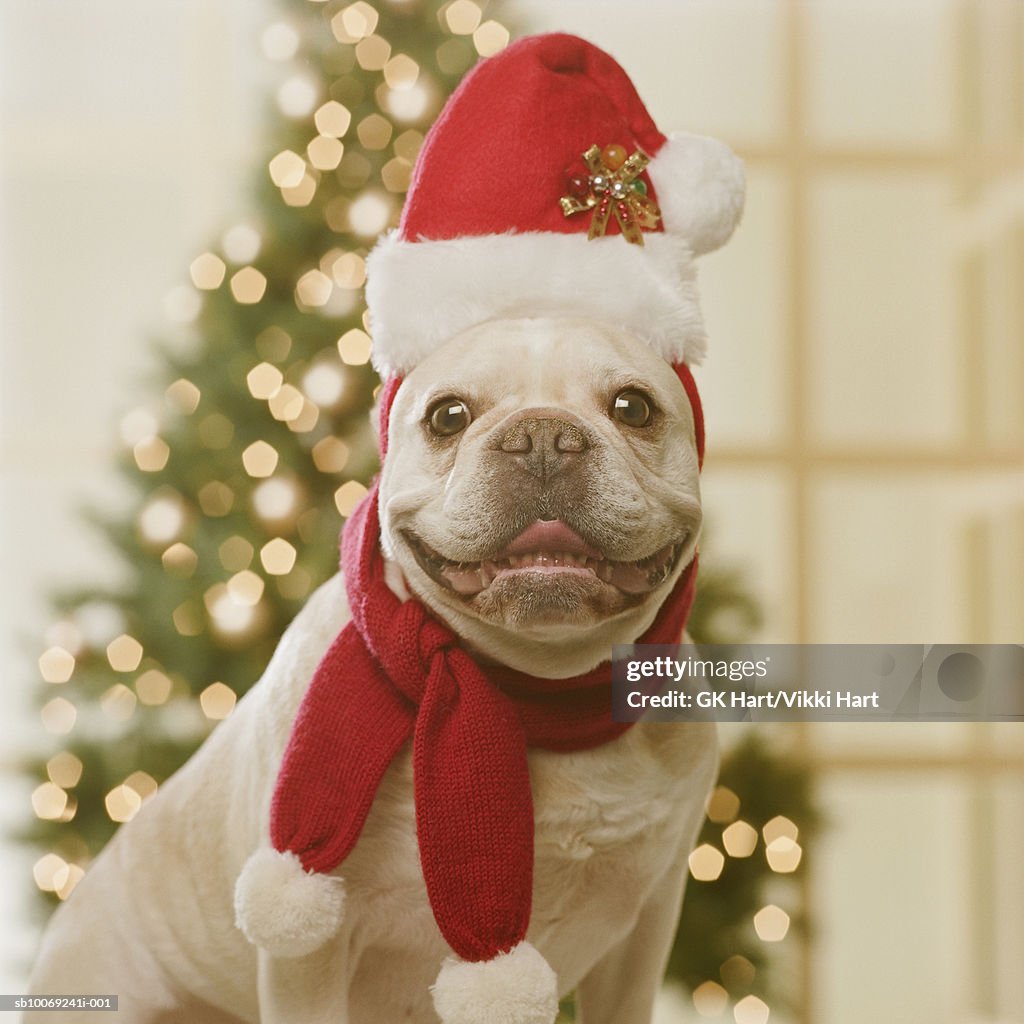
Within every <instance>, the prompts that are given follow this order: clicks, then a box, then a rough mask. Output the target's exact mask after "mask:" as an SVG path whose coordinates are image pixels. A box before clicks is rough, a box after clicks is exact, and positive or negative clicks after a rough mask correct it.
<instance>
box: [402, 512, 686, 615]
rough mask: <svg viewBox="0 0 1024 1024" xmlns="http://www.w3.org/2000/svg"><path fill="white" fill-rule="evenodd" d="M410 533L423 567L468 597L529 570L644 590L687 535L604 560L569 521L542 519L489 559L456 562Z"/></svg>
mask: <svg viewBox="0 0 1024 1024" xmlns="http://www.w3.org/2000/svg"><path fill="white" fill-rule="evenodd" d="M407 536H408V538H409V540H410V542H411V547H412V550H413V552H414V553H415V555H416V558H417V560H418V561H419V563H420V565H421V566H422V567H423V569H424V571H425V572H427V573H428V574H429V575H430V576H431V578H432V579H434V580H435V581H436V582H438V583H440V584H441V585H443V586H445V587H448V588H449V589H450V590H454V591H455V592H456V593H457V594H461V595H462V596H464V597H473V596H475V595H477V594H480V593H482V592H483V591H485V590H486V589H487V588H488V587H490V586H491V584H492V583H494V581H495V580H500V579H505V578H509V577H514V576H516V575H519V574H526V573H533V574H537V573H541V574H545V575H550V576H559V577H567V576H576V577H580V578H584V579H586V578H592V579H594V580H595V581H600V582H601V583H605V584H608V585H609V586H612V587H616V588H617V589H618V590H621V591H623V592H624V593H627V594H645V593H647V592H648V591H651V590H654V588H655V587H657V586H658V585H659V584H661V583H663V582H664V581H665V580H666V579H667V578H668V577H669V575H671V573H672V570H673V569H674V568H675V566H676V562H677V561H678V559H679V556H680V554H681V553H682V550H683V548H684V546H685V538H683V539H682V540H679V541H674V542H672V543H670V544H666V545H665V546H664V547H662V548H659V549H658V550H657V551H655V552H653V553H652V554H650V555H647V556H646V557H645V558H641V559H638V560H636V561H634V562H617V561H614V560H613V559H610V558H605V556H604V554H603V553H602V552H601V551H599V550H598V549H597V548H595V547H593V546H592V545H591V544H588V543H587V542H586V541H585V540H584V539H583V538H582V537H580V536H579V534H577V533H576V532H575V531H574V530H572V529H571V528H570V527H568V526H567V525H566V524H565V523H563V522H560V521H558V520H551V521H541V520H539V521H537V522H535V523H533V524H532V525H531V526H528V527H527V528H526V529H525V530H524V531H523V532H522V533H521V534H519V536H518V537H516V538H515V539H514V540H513V541H512V542H511V543H509V544H507V545H506V546H505V547H504V548H502V549H501V550H500V551H498V552H496V553H495V554H494V555H492V556H491V557H490V558H485V559H482V560H481V561H479V562H455V561H452V560H451V559H448V558H445V556H444V555H442V554H440V553H439V552H437V551H435V550H434V549H433V548H431V547H430V546H429V545H428V544H426V543H425V542H424V541H422V540H420V539H419V538H418V537H416V536H414V535H413V534H407Z"/></svg>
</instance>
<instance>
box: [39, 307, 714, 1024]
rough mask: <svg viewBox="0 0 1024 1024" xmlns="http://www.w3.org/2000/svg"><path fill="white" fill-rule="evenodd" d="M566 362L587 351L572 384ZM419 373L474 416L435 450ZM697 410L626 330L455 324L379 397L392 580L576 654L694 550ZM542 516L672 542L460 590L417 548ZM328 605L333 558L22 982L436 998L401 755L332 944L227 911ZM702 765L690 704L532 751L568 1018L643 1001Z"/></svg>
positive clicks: (347, 1005) (538, 938)
mask: <svg viewBox="0 0 1024 1024" xmlns="http://www.w3.org/2000/svg"><path fill="white" fill-rule="evenodd" d="M566 365H572V366H574V367H577V368H579V369H582V370H583V372H578V373H576V374H574V375H573V379H572V380H566V379H565V378H564V376H563V375H561V374H560V373H559V368H560V367H564V366H566ZM622 394H625V395H627V396H630V395H639V396H643V401H644V402H645V403H647V404H648V405H649V407H651V408H652V409H653V410H656V412H655V413H654V416H655V419H654V420H653V421H652V422H651V423H650V424H649V425H648V426H647V427H644V428H634V427H630V426H626V425H623V424H622V423H620V422H619V421H617V420H616V419H614V417H613V416H612V415H609V412H608V410H609V409H610V408H612V407H613V405H614V400H615V398H616V396H618V395H622ZM439 395H443V396H447V397H449V398H453V397H455V398H458V397H459V396H472V399H471V400H470V399H469V398H468V397H466V398H463V399H462V400H464V401H466V402H467V405H471V407H472V409H473V412H474V417H475V418H474V420H473V422H472V424H471V426H470V427H469V428H468V429H467V430H466V432H465V436H464V437H463V438H462V439H461V441H460V443H459V445H458V451H457V454H455V456H454V459H453V457H452V453H451V451H450V450H448V449H446V448H445V446H444V445H437V444H435V441H434V438H433V437H432V435H431V434H430V433H429V432H428V431H427V430H425V429H424V419H425V418H426V417H427V416H428V412H429V410H430V408H431V404H432V402H434V401H435V400H436V398H437V396H439ZM631 411H632V410H631ZM552 423H568V424H572V425H573V426H574V428H575V429H576V430H578V431H579V432H580V435H581V436H582V437H585V438H586V440H587V448H586V450H585V451H584V452H581V453H573V454H572V455H571V456H570V460H569V461H571V460H573V459H578V463H577V464H573V465H567V466H565V467H564V468H563V469H561V470H559V469H557V468H556V469H555V470H553V471H552V472H551V475H550V476H549V477H548V478H547V480H545V478H544V476H543V475H538V474H537V473H535V472H534V471H533V470H531V469H530V468H527V469H524V468H523V467H522V465H521V464H520V463H521V461H522V455H521V454H519V453H517V452H515V451H513V452H504V451H501V449H500V448H499V449H497V450H495V448H494V447H493V441H494V439H495V438H507V437H509V435H510V434H511V435H512V436H513V437H515V436H517V435H516V434H515V431H516V430H517V429H518V430H522V429H527V430H531V431H532V433H533V436H534V438H535V439H536V440H537V444H536V446H535V447H534V449H533V452H532V453H531V454H534V455H536V456H537V458H538V459H543V458H545V457H552V456H554V457H555V458H557V454H556V452H555V446H554V443H553V441H552V442H551V443H550V444H549V446H548V447H544V444H543V442H542V440H541V428H538V426H537V424H541V425H550V424H552ZM524 424H526V426H525V427H524V426H523V425H524ZM693 431H694V424H693V416H692V412H691V409H690V405H689V402H688V401H687V399H686V395H685V393H684V392H683V390H682V388H681V387H680V386H679V382H678V380H677V379H676V377H675V374H674V373H673V372H672V370H671V368H670V367H669V366H668V365H667V364H666V363H665V362H664V360H662V359H660V358H659V357H657V356H655V355H654V354H653V353H651V352H650V350H649V349H648V348H647V346H645V345H644V344H642V343H641V342H639V341H637V340H635V339H632V338H628V337H624V336H623V335H622V334H621V332H615V331H611V330H609V329H608V328H606V327H604V326H603V325H600V324H597V323H592V322H588V321H585V320H571V321H567V320H540V321H529V320H526V321H504V322H501V321H499V322H495V323H490V324H485V325H482V326H479V327H476V328H474V329H471V330H470V331H467V332H466V333H465V334H463V335H462V336H460V337H458V338H456V339H454V340H453V341H451V342H450V343H449V344H448V345H446V346H444V347H443V348H442V349H440V350H439V351H438V352H436V353H435V354H434V355H432V356H431V357H428V358H427V359H425V360H424V361H423V362H422V363H421V364H420V365H419V366H418V367H417V369H416V370H415V371H414V372H413V373H411V374H410V375H409V377H408V378H407V379H406V381H405V382H404V383H403V385H402V387H401V389H400V391H399V393H398V396H397V397H396V400H395V404H394V407H393V410H392V415H391V442H390V446H389V453H388V456H387V459H386V461H385V465H384V470H383V476H382V502H381V504H382V508H383V509H384V510H385V512H384V522H383V524H382V528H383V531H384V535H385V537H386V540H387V548H388V550H389V553H390V555H391V558H392V559H393V561H392V565H393V566H394V576H393V578H394V579H395V580H396V581H398V580H404V581H405V583H406V585H408V586H409V587H410V588H412V589H413V590H414V591H415V592H416V593H417V594H419V595H421V596H422V598H423V599H424V600H425V601H426V602H427V603H428V604H429V606H430V607H431V608H432V609H434V610H436V611H437V612H438V613H439V614H442V615H444V616H445V617H446V618H447V619H448V620H449V621H450V622H452V623H453V624H455V626H456V628H457V630H458V632H459V633H460V634H461V635H462V636H463V637H464V638H465V640H466V643H467V645H469V646H470V647H471V648H472V649H474V650H475V651H477V652H479V653H480V654H481V655H483V656H486V657H491V658H493V659H495V660H498V661H501V662H503V663H506V664H511V665H512V666H513V667H516V668H519V669H521V670H523V671H527V672H530V673H532V674H535V675H550V676H554V677H559V676H567V675H573V674H576V673H579V672H581V671H585V670H587V669H589V668H592V667H593V666H594V665H595V664H596V663H597V662H599V661H602V660H605V659H606V658H607V656H608V651H609V645H610V644H612V643H627V642H630V641H632V640H633V639H634V638H635V637H637V636H638V635H640V634H641V633H643V632H644V630H645V629H646V628H647V626H648V625H649V624H650V622H651V620H652V619H653V617H654V615H655V613H656V611H657V609H658V607H659V605H660V603H661V601H662V600H663V599H664V597H665V595H666V594H667V593H668V592H669V591H670V590H671V588H672V586H673V585H674V583H675V581H676V579H677V578H678V577H679V575H680V573H681V572H682V571H683V568H684V567H685V566H686V564H687V563H688V562H689V561H690V559H691V557H692V555H693V552H694V548H695V545H696V540H697V534H698V531H699V527H700V506H699V490H698V481H697V458H696V452H695V448H694V433H693ZM549 436H551V437H553V436H554V435H553V434H552V435H549ZM496 509H497V510H498V514H495V510H496ZM544 514H547V515H550V516H552V517H553V518H554V519H556V520H558V521H561V522H565V523H567V524H571V526H572V527H574V528H575V530H576V532H578V533H580V534H581V535H584V536H586V537H587V539H588V541H589V542H590V543H592V544H594V545H596V546H597V547H598V548H599V549H600V550H601V552H602V553H603V554H604V555H606V556H607V559H608V564H611V563H613V562H614V563H615V564H616V565H631V564H635V563H636V562H637V561H643V560H644V559H645V558H647V557H648V556H650V555H651V554H653V553H655V552H658V551H662V550H664V549H665V548H666V547H667V546H668V547H670V548H671V550H672V552H673V556H672V558H673V561H672V564H671V567H670V568H669V570H668V572H667V574H664V575H662V576H661V580H660V582H658V583H657V584H656V585H655V586H654V587H653V589H650V590H647V591H641V592H639V593H636V592H634V588H633V586H632V580H631V581H630V590H628V591H625V590H622V589H620V588H619V587H617V586H616V585H615V584H614V582H609V583H606V582H604V581H603V580H602V579H601V578H600V573H601V572H603V571H604V570H603V569H602V570H600V571H599V572H598V573H595V572H591V571H589V570H587V571H585V574H584V573H581V572H579V571H578V567H566V568H564V569H563V570H562V571H558V569H557V567H555V568H554V569H553V571H552V570H549V571H547V572H544V571H541V570H540V569H535V568H530V567H524V568H519V569H509V570H504V571H503V572H501V573H499V576H498V578H496V579H495V580H494V581H493V582H492V583H491V584H490V586H488V587H486V588H485V589H483V590H481V591H480V592H479V593H475V594H471V595H466V594H460V593H459V592H458V591H456V590H455V589H454V587H453V586H452V585H451V582H450V581H448V580H446V579H445V578H444V577H445V570H444V569H441V570H437V569H436V567H435V566H436V562H435V560H434V559H433V558H432V557H431V556H428V555H426V554H425V553H424V552H425V545H429V550H430V551H431V552H433V551H437V552H443V553H444V554H445V555H446V556H449V558H448V560H449V561H451V562H453V563H454V562H463V563H465V562H468V561H470V560H473V561H478V560H479V558H477V559H473V558H472V556H473V555H478V554H479V553H480V552H489V553H490V552H496V551H498V550H499V549H500V548H501V547H503V546H505V543H506V541H507V538H508V535H509V534H510V533H513V534H514V533H515V532H518V531H517V529H516V527H517V526H518V525H519V524H520V523H521V522H522V518H523V516H524V515H525V516H526V518H528V519H529V518H531V517H532V518H538V519H539V518H540V516H541V515H544ZM542 547H543V545H542ZM574 569H576V571H574ZM398 585H399V586H400V585H401V584H398ZM347 615H348V611H347V605H346V600H345V594H344V588H343V585H342V581H341V579H340V577H335V578H334V579H333V580H331V581H330V582H329V583H327V584H325V585H324V586H323V587H322V588H321V589H320V590H319V591H318V592H317V594H316V595H315V596H314V597H313V598H312V599H311V601H310V602H309V603H308V605H307V606H306V608H305V609H304V610H303V611H302V613H301V614H300V615H299V616H298V618H297V619H296V620H295V621H294V623H293V624H292V625H291V627H290V628H289V629H288V631H287V633H286V634H285V636H284V638H283V639H282V641H281V644H280V646H279V648H278V650H277V652H276V654H275V655H274V658H273V660H272V661H271V664H270V666H269V667H268V669H267V672H266V674H265V675H264V677H263V679H262V680H261V681H260V682H259V683H258V684H257V685H256V686H255V687H254V688H253V690H252V691H251V692H250V693H249V694H248V695H247V696H246V697H245V698H244V699H243V700H242V701H241V702H240V703H239V705H238V707H237V709H236V711H235V713H234V714H233V715H232V716H231V717H230V718H229V719H227V720H226V721H225V722H224V723H222V724H221V725H220V726H218V728H217V729H216V730H215V732H214V734H213V735H212V736H211V737H210V739H209V740H208V741H207V743H206V744H205V745H204V746H203V747H202V748H201V749H200V751H199V752H198V753H197V754H196V755H195V757H193V758H192V760H191V761H190V762H189V763H188V764H187V765H186V766H185V767H184V768H183V769H182V770H181V771H180V772H178V774H177V775H175V776H174V777H173V778H172V779H171V780H169V781H168V782H167V783H166V784H165V785H163V786H162V787H161V788H160V791H159V793H158V794H157V796H156V797H155V798H154V799H153V800H152V801H151V802H150V803H149V804H147V805H146V807H145V808H144V809H143V810H142V811H141V812H140V813H139V815H138V816H137V817H136V818H135V820H133V821H132V822H131V823H130V825H128V826H126V827H124V828H122V829H121V830H120V832H119V833H118V834H117V836H115V838H114V839H113V840H112V842H111V843H110V845H109V846H108V848H107V849H106V850H105V851H104V854H103V856H102V857H100V858H99V859H98V860H97V862H96V863H95V864H94V865H93V866H92V867H91V868H90V870H89V872H88V873H87V875H86V876H85V878H84V879H83V880H82V882H81V883H80V884H79V886H78V887H77V889H76V890H75V893H74V896H73V897H72V898H71V899H70V900H69V901H68V902H67V903H66V904H65V905H63V906H62V907H61V908H60V909H59V910H58V911H57V913H56V915H55V916H54V921H53V925H52V927H51V928H50V930H49V932H48V934H47V937H46V942H45V945H44V948H43V951H42V954H41V956H40V959H39V963H38V966H37V969H36V973H35V975H34V978H33V981H32V991H33V992H67V993H70V992H103V993H117V994H118V995H119V996H120V1008H121V1009H120V1017H119V1019H120V1020H124V1021H127V1022H130V1024H162V1022H171V1021H174V1022H177V1021H181V1022H182V1024H185V1022H195V1024H205V1022H210V1024H213V1022H216V1021H230V1020H234V1019H239V1020H244V1021H251V1022H257V1021H260V1022H262V1024H273V1022H278V1021H281V1022H285V1021H287V1022H290V1024H314V1022H320V1021H324V1022H326V1021H331V1022H338V1024H379V1022H381V1021H390V1020H404V1021H409V1022H423V1024H427V1022H432V1021H435V1020H436V1017H435V1016H434V1012H433V1010H432V1008H431V1003H430V993H429V986H430V984H431V983H432V982H433V981H434V978H435V975H436V974H437V965H438V964H439V963H440V962H441V960H442V959H443V958H444V956H445V954H446V953H447V948H446V946H445V943H444V940H443V939H442V938H441V936H440V934H438V932H437V928H436V926H435V925H434V922H433V919H432V917H431V912H430V907H429V905H428V902H427V898H426V893H425V890H424V886H423V879H422V875H421V872H420V869H419V864H418V859H417V848H416V841H415V825H414V821H413V803H412V789H411V771H410V764H409V758H408V755H405V756H402V757H401V759H400V760H399V761H397V762H396V763H395V764H394V765H393V767H392V769H391V771H390V772H389V774H388V776H387V777H386V779H385V783H384V785H383V786H382V788H381V789H380V791H379V793H378V795H377V799H376V802H375V803H374V806H373V810H372V812H371V814H370V817H369V820H368V822H367V824H366V826H365V829H364V831H363V835H362V838H361V840H360V842H359V844H358V846H357V847H356V849H355V851H354V852H353V854H352V856H351V857H350V858H349V859H348V860H347V861H346V863H345V866H344V875H345V880H346V887H347V892H348V896H347V913H346V920H345V924H344V926H343V928H342V930H341V932H340V933H339V934H338V935H337V937H336V938H335V939H334V940H333V941H332V942H330V943H329V944H328V945H326V946H324V947H322V948H321V949H320V950H319V951H317V952H316V953H314V954H312V955H309V956H306V957H302V958H287V959H274V958H271V957H269V956H267V955H266V954H260V955H259V956H257V951H256V949H255V948H254V947H253V946H251V945H250V944H249V943H248V942H247V941H246V940H245V938H244V937H243V935H242V934H241V932H240V931H238V930H237V929H236V927H235V925H234V910H233V908H232V892H233V888H234V884H235V879H236V878H237V877H238V875H239V873H240V872H241V870H242V867H243V865H244V863H245V861H246V859H247V858H248V857H249V855H250V854H251V853H252V852H253V850H254V849H256V848H257V847H258V846H260V845H261V843H262V842H263V838H262V837H263V836H264V835H265V833H266V830H267V825H266V822H267V814H268V807H269V803H270V796H271V791H272V789H273V786H274V780H275V776H276V768H277V765H278V764H279V763H280V760H281V756H282V753H283V751H284V748H285V744H286V742H287V740H288V734H289V729H290V726H291V722H292V720H293V718H294V716H295V712H296V709H297V708H298V705H299V702H300V701H301V699H302V696H303V693H304V691H305V688H306V686H307V685H308V683H309V679H310V678H311V676H312V674H313V672H314V670H315V668H316V665H317V663H318V661H319V660H320V658H321V656H322V655H323V653H324V651H325V650H326V648H327V646H328V644H329V643H330V642H331V641H332V640H333V639H334V638H335V636H336V635H337V633H338V631H339V629H340V628H341V626H342V625H343V624H344V623H345V621H346V619H347ZM567 622H568V623H569V624H570V626H571V628H568V629H567V628H566V623H567ZM715 768H716V756H715V742H714V733H713V728H712V727H710V726H706V725H700V724H695V725H673V726H664V725H661V726H657V725H651V726H647V725H644V724H643V723H640V724H638V725H636V726H634V727H633V728H631V729H630V730H629V731H628V732H626V733H625V734H624V735H623V736H622V737H620V738H619V739H617V740H614V741H612V742H611V743H608V744H605V745H603V746H601V747H598V748H597V749H594V750H588V751H582V752H579V753H575V754H559V753H548V752H544V751H531V753H530V773H531V777H532V781H533V786H534V796H535V805H536V867H535V895H534V905H535V910H534V914H533V918H532V924H531V932H530V939H531V942H532V943H533V945H534V946H536V947H537V948H538V949H539V950H540V951H541V952H542V953H543V955H544V957H545V958H546V959H547V960H548V962H549V963H550V964H551V965H552V967H553V969H554V971H555V973H556V975H557V977H558V980H559V987H560V990H561V993H560V994H562V995H564V994H566V993H568V992H570V991H572V990H573V989H578V1001H579V1005H580V1007H581V1009H582V1012H583V1019H584V1020H585V1021H587V1024H621V1022H626V1021H628V1022H637V1024H640V1022H646V1021H648V1020H649V1018H650V1012H651V1006H652V1002H653V998H654V993H655V991H656V989H657V986H658V984H659V982H660V980H661V976H662V973H663V971H664V964H665V960H666V957H667V955H668V950H669V946H670V944H671V941H672V938H673V936H674V934H675V928H676V923H677V920H678V913H679V907H680V901H681V899H682V894H683V886H684V882H685V879H686V858H687V855H688V853H689V851H690V849H691V844H692V842H693V839H694V836H695V835H696V832H697V829H698V828H699V825H700V823H701V820H702V815H703V807H704V800H705V797H706V795H707V792H708V789H709V786H710V785H711V783H712V780H713V777H714V774H715ZM47 1016H49V1015H47V1014H43V1015H42V1016H41V1018H40V1019H43V1020H45V1018H46V1017H47ZM35 1019H36V1016H35V1015H34V1016H33V1020H35ZM59 1019H61V1020H69V1021H70V1020H75V1019H77V1018H76V1017H74V1016H73V1015H67V1014H65V1015H62V1016H61V1017H60V1018H59ZM82 1019H83V1020H89V1021H92V1017H87V1016H84V1015H83V1018H82Z"/></svg>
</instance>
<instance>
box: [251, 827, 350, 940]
mask: <svg viewBox="0 0 1024 1024" xmlns="http://www.w3.org/2000/svg"><path fill="white" fill-rule="evenodd" d="M344 913H345V883H344V882H343V881H342V880H341V879H340V878H337V877H335V876H333V875H324V874H318V873H317V872H307V871H305V870H304V869H303V867H302V862H301V861H300V860H299V858H298V857H297V856H296V855H295V854H294V853H280V852H279V851H277V850H275V849H273V848H272V847H269V846H268V847H265V848H264V849H261V850H257V851H256V852H255V853H254V854H253V855H252V856H251V857H250V858H249V859H248V860H247V861H246V862H245V867H243V868H242V873H241V874H240V875H239V876H238V881H237V882H236V883H235V925H236V926H237V927H238V928H240V929H241V931H242V933H243V934H244V935H245V937H246V938H247V939H248V940H249V941H250V942H251V943H252V944H253V945H254V946H259V947H260V948H261V949H265V950H266V951H267V952H268V953H270V954H271V955H272V956H280V957H299V956H305V955H306V954H307V953H312V952H313V951H314V950H316V949H319V948H320V947H321V946H322V945H323V944H324V943H325V942H327V940H328V939H330V938H331V937H332V936H334V935H335V934H336V933H337V931H338V928H339V927H340V926H341V921H342V918H343V917H344Z"/></svg>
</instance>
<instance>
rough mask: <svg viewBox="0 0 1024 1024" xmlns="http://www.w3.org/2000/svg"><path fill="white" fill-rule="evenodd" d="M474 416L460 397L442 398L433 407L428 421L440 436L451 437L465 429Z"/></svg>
mask: <svg viewBox="0 0 1024 1024" xmlns="http://www.w3.org/2000/svg"><path fill="white" fill-rule="evenodd" d="M472 418H473V417H472V416H471V415H470V413H469V406H467V405H466V403H465V402H462V401H460V400H459V399H458V398H442V399H441V401H440V402H438V403H436V404H435V405H434V406H433V408H431V410H430V413H429V414H428V417H427V422H428V423H429V424H430V429H431V430H432V431H433V432H434V433H435V434H437V435H438V437H451V436H452V435H453V434H458V433H459V432H460V431H462V430H465V429H466V427H468V426H469V424H470V421H471V420H472Z"/></svg>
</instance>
